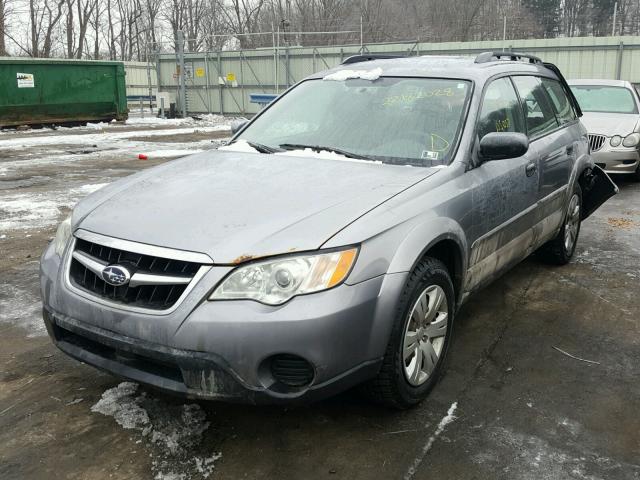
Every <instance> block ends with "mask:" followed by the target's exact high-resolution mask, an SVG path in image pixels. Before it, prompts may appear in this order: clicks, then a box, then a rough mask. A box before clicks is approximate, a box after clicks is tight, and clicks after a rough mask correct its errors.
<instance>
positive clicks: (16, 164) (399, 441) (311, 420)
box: [0, 117, 640, 480]
mask: <svg viewBox="0 0 640 480" xmlns="http://www.w3.org/2000/svg"><path fill="white" fill-rule="evenodd" d="M223 123H224V122H223V120H222V119H220V118H215V117H211V118H208V119H204V120H202V121H200V122H197V121H186V122H184V121H183V122H165V123H162V124H158V122H153V123H150V121H149V120H147V121H135V122H132V124H130V125H95V126H88V127H81V128H74V129H61V130H57V131H30V132H1V133H0V478H2V479H3V480H4V479H7V480H9V479H25V478H29V479H32V478H33V479H50V478H66V479H102V478H113V479H130V478H155V479H160V480H162V479H179V480H189V479H200V478H218V479H237V478H248V479H253V478H269V479H270V478H278V479H279V478H304V479H316V478H318V479H322V478H344V479H369V478H407V479H411V478H415V479H427V478H440V479H486V478H492V479H494V478H495V479H515V480H525V479H536V480H538V479H585V480H586V479H589V480H592V479H606V480H610V479H611V480H616V479H625V480H626V479H640V455H639V453H638V452H640V416H638V414H637V412H638V411H640V382H639V380H640V369H639V368H638V365H640V348H639V347H640V308H639V307H640V300H639V298H638V291H639V287H640V267H639V266H640V206H639V205H640V184H634V183H629V182H625V181H624V180H622V179H616V180H620V186H621V193H620V195H618V196H617V197H614V198H613V199H612V200H610V201H609V202H608V203H607V204H606V205H605V206H604V207H602V208H601V209H600V210H599V211H598V212H597V213H596V214H595V215H594V216H593V217H592V218H590V219H589V220H587V221H586V222H585V223H584V224H583V229H582V232H581V238H580V241H579V246H578V251H577V255H576V257H575V259H574V261H573V262H572V263H571V264H569V265H568V266H565V267H561V268H557V267H550V266H548V265H545V264H542V263H540V262H539V261H538V260H537V259H535V258H530V259H527V260H526V261H525V262H523V263H522V264H521V265H519V266H518V267H516V268H515V269H514V270H512V271H511V272H509V273H508V274H506V275H505V276H504V277H503V278H501V279H500V280H498V281H497V282H496V283H494V284H493V285H492V286H490V287H489V288H487V289H485V290H484V291H483V292H482V293H480V294H478V295H476V296H474V297H473V298H472V299H471V300H470V301H469V303H468V304H467V305H465V307H463V309H462V311H461V312H460V314H459V315H458V318H457V326H456V333H455V338H454V345H453V351H452V353H453V355H452V357H451V358H450V362H449V368H448V372H447V374H446V376H445V377H444V379H443V381H442V382H441V383H440V384H439V385H438V387H437V388H436V389H435V390H434V392H433V394H432V395H431V397H430V398H429V399H428V400H427V401H426V402H424V403H423V404H422V405H421V406H419V407H418V408H415V409H413V410H411V411H407V412H395V411H388V410H385V409H382V408H379V407H376V406H372V405H369V404H367V403H366V402H364V401H363V400H361V399H360V398H359V397H358V396H357V395H355V394H354V393H351V392H349V393H346V394H343V395H340V396H338V397H336V398H333V399H330V400H327V401H324V402H321V403H317V404H313V405H309V406H302V407H296V408H283V407H249V406H240V405H226V404H221V403H209V402H193V401H185V400H184V399H181V398H175V397H171V396H167V395H164V394H161V393H158V392H155V391H153V390H148V389H145V388H142V387H140V386H138V385H136V384H134V383H129V382H122V380H119V379H116V378H113V377H111V376H109V375H107V374H104V373H101V372H99V371H97V370H95V369H93V368H91V367H88V366H86V365H83V364H80V363H78V362H76V361H74V360H71V359H70V358H68V357H66V356H65V355H63V354H62V353H61V352H59V351H57V350H56V348H54V347H53V346H52V345H51V343H50V342H49V340H48V338H47V337H46V333H45V332H44V328H43V326H42V322H41V320H40V308H41V307H40V300H39V296H38V280H37V270H38V257H39V255H40V253H41V252H42V250H43V249H44V247H45V245H46V244H47V242H48V240H49V239H50V238H51V237H52V236H53V234H54V231H55V226H56V224H57V222H58V221H59V220H61V219H62V218H63V217H64V215H65V214H66V213H67V211H68V209H69V208H70V207H71V206H72V205H73V204H74V203H75V202H76V201H77V200H78V199H80V198H82V197H83V196H84V195H87V194H88V193H90V192H92V191H95V190H96V189H98V188H101V187H102V186H103V185H105V184H107V183H109V182H111V181H113V180H114V179H116V178H118V177H121V176H124V175H128V174H130V173H133V172H135V171H138V170H140V169H143V168H147V167H149V166H152V165H156V164H158V163H161V162H165V161H167V160H170V159H171V158H175V157H177V156H181V155H184V154H186V153H188V152H191V151H200V150H205V149H208V148H215V147H216V145H217V144H219V143H220V141H221V139H222V138H223V137H226V136H228V135H229V132H228V130H225V129H224V127H223V126H221V125H223ZM140 153H144V154H146V155H147V156H148V160H138V159H137V157H138V154H140ZM563 352H566V353H568V354H571V355H573V356H574V357H580V358H582V359H584V360H590V361H591V362H597V363H590V362H585V361H582V360H578V359H576V358H573V357H570V356H568V355H566V354H565V353H563Z"/></svg>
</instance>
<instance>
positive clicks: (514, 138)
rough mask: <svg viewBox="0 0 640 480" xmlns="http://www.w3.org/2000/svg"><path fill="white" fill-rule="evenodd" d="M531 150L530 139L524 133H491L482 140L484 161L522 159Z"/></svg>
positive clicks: (482, 157)
mask: <svg viewBox="0 0 640 480" xmlns="http://www.w3.org/2000/svg"><path fill="white" fill-rule="evenodd" d="M527 150H529V139H528V138H527V136H526V135H525V134H523V133H516V132H491V133H487V134H486V135H485V136H484V137H482V140H480V158H481V159H482V160H483V161H488V160H504V159H507V158H517V157H521V156H522V155H524V154H525V153H527Z"/></svg>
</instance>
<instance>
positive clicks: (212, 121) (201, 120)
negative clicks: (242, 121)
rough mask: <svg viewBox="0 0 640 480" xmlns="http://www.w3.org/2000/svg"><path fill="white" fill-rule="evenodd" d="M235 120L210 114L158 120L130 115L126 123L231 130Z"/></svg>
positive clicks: (148, 116)
mask: <svg viewBox="0 0 640 480" xmlns="http://www.w3.org/2000/svg"><path fill="white" fill-rule="evenodd" d="M232 120H233V119H231V118H229V117H224V116H222V115H215V114H213V113H209V114H206V115H198V116H197V117H196V118H192V117H187V118H157V117H155V116H151V115H145V116H144V117H140V116H136V115H133V114H130V115H129V118H128V119H127V121H126V124H127V125H163V126H164V125H206V126H213V125H215V126H221V127H224V128H225V129H229V128H231V127H229V122H230V121H232Z"/></svg>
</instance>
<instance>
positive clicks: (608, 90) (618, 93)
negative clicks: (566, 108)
mask: <svg viewBox="0 0 640 480" xmlns="http://www.w3.org/2000/svg"><path fill="white" fill-rule="evenodd" d="M571 90H572V91H573V94H574V95H575V97H576V99H577V100H578V103H579V104H580V108H581V109H582V111H583V112H599V113H633V114H635V113H638V107H637V105H636V100H635V98H633V92H632V91H631V90H629V89H627V88H625V87H612V86H609V85H574V86H572V87H571Z"/></svg>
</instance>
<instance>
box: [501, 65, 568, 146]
mask: <svg viewBox="0 0 640 480" xmlns="http://www.w3.org/2000/svg"><path fill="white" fill-rule="evenodd" d="M512 78H513V83H514V84H515V85H516V88H517V90H518V93H519V94H520V98H521V99H522V103H523V106H524V116H525V120H526V122H527V131H528V133H529V137H530V138H537V137H541V136H543V135H545V134H547V133H549V132H551V131H553V130H555V129H556V128H558V126H559V123H558V120H557V119H556V114H555V113H554V111H553V107H552V105H551V100H549V97H548V95H547V93H546V92H545V90H544V88H543V86H542V82H541V81H540V79H539V78H538V77H534V76H527V75H523V76H515V77H512Z"/></svg>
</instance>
